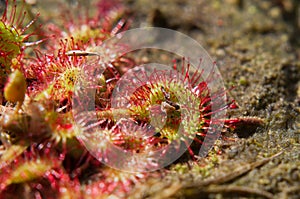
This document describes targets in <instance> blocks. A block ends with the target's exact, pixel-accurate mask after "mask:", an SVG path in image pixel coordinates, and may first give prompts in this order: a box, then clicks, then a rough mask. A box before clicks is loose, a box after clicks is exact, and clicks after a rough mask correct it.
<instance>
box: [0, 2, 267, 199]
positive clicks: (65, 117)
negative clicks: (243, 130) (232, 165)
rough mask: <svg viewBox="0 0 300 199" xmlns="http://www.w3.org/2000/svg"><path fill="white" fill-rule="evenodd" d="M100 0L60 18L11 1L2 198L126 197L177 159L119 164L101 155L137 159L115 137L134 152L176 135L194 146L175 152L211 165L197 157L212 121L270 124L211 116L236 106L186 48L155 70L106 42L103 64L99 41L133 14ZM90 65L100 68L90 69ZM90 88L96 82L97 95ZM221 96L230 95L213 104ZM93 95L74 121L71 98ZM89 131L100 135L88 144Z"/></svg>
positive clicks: (1, 88)
mask: <svg viewBox="0 0 300 199" xmlns="http://www.w3.org/2000/svg"><path fill="white" fill-rule="evenodd" d="M1 2H2V1H1ZM93 3H95V4H93V5H92V6H93V12H91V13H88V12H82V13H85V15H84V14H83V15H80V17H78V16H76V15H75V14H74V13H76V12H77V11H78V12H79V11H80V10H81V11H83V10H84V9H85V8H84V7H79V8H76V9H78V10H72V11H71V12H70V10H68V9H69V8H68V7H67V6H66V5H64V6H65V7H64V6H62V7H61V8H57V9H58V13H59V14H57V16H58V19H57V21H59V22H57V23H56V19H55V18H53V19H51V20H47V18H42V17H39V16H38V15H35V14H33V13H32V12H31V9H30V7H31V5H30V4H29V3H28V2H27V1H21V2H19V1H15V0H6V1H5V4H4V5H5V6H4V7H5V8H4V9H3V12H2V17H1V20H0V66H1V67H0V78H1V79H0V137H1V143H0V168H1V170H0V198H15V197H16V196H18V197H19V198H72V199H75V198H109V197H113V196H114V197H115V198H127V197H129V196H130V194H131V193H132V190H133V189H134V188H135V187H137V186H138V185H140V184H147V183H148V181H150V180H151V179H152V178H163V177H164V176H165V175H167V173H168V172H169V171H170V168H171V167H172V166H176V164H177V163H175V162H174V163H172V164H171V165H168V167H165V168H159V170H156V171H151V172H147V168H154V167H155V166H157V164H158V161H157V160H155V159H151V158H145V159H143V163H144V164H143V165H142V166H144V167H145V170H143V171H136V172H127V171H123V170H118V169H116V168H111V167H109V166H108V165H106V164H104V163H103V161H104V162H108V163H109V162H113V163H114V164H115V165H125V164H126V165H127V166H129V165H131V166H132V167H133V168H134V165H135V163H136V161H135V160H134V159H130V160H129V159H128V160H127V159H119V158H118V157H115V156H112V155H111V154H112V153H113V151H111V148H110V146H114V147H116V148H118V149H119V150H121V151H123V152H124V153H131V154H143V153H147V154H151V153H154V152H155V151H158V150H160V151H161V156H163V157H168V155H169V154H168V152H167V150H164V149H168V146H170V145H171V144H173V145H172V147H173V149H174V150H176V149H179V148H182V147H184V148H186V151H187V152H186V153H183V154H181V157H180V158H179V159H178V160H176V161H179V162H180V163H181V164H187V165H197V167H198V168H200V169H201V168H202V169H204V168H206V167H207V166H211V164H210V163H209V161H206V163H207V164H203V163H201V164H200V162H199V159H200V158H199V157H198V156H197V155H198V151H197V150H199V148H200V147H201V146H203V145H204V144H205V138H209V136H212V135H210V134H208V133H207V132H208V131H213V130H214V129H213V128H211V124H212V123H215V124H216V123H218V122H220V123H222V124H224V126H222V130H221V131H222V132H221V138H224V137H226V136H225V135H224V133H226V132H230V131H231V130H233V129H234V128H235V127H236V126H238V125H239V124H240V123H255V124H263V121H262V120H260V119H258V118H256V119H255V118H252V119H245V118H230V119H228V118H226V117H224V118H220V119H219V120H218V121H216V120H213V119H212V115H213V114H216V113H218V112H222V111H224V110H227V109H232V108H236V107H237V105H236V104H235V102H234V101H233V100H228V99H227V92H228V90H226V89H223V90H220V91H218V92H215V93H214V94H212V93H211V91H210V89H209V86H208V84H209V83H211V82H213V81H214V79H213V77H210V76H209V77H208V78H207V79H204V78H203V77H202V75H203V74H204V72H203V70H201V68H200V69H198V70H191V64H190V62H189V57H183V58H181V61H178V62H176V61H174V62H171V63H170V68H171V69H172V70H169V71H166V70H159V69H154V70H149V71H150V72H149V71H145V68H143V67H138V65H139V64H140V63H139V61H138V60H139V59H135V57H132V56H127V55H122V54H118V53H117V51H114V50H113V48H110V49H105V47H104V49H102V50H103V51H107V52H106V53H107V54H108V56H111V57H116V58H115V59H114V60H113V61H111V62H109V63H106V65H103V62H102V57H101V56H99V52H98V51H97V49H98V47H99V46H101V45H102V44H103V43H104V41H105V40H107V39H110V38H112V37H114V36H116V35H117V34H118V33H120V32H122V31H125V30H127V29H128V28H129V27H130V22H131V20H134V19H132V18H130V17H128V16H126V14H127V13H126V10H125V9H124V8H123V6H122V5H121V3H120V2H118V1H109V0H99V2H93ZM72 9H75V8H72ZM66 10H68V12H66ZM40 15H41V16H42V15H43V13H40ZM75 16H76V17H75ZM43 20H44V21H43ZM126 45H127V46H130V45H131V44H130V43H128V44H126ZM199 59H201V57H199ZM101 63H102V65H101ZM200 64H201V63H200ZM91 67H92V68H98V69H99V70H101V73H96V74H91V71H89V68H91ZM214 67H216V66H214ZM92 72H95V70H92ZM86 74H88V75H90V76H89V77H90V79H92V80H91V81H92V83H93V84H86V85H85V86H86V88H87V89H86V90H84V91H83V93H81V96H83V98H82V97H81V99H76V96H78V95H76V92H79V91H78V90H77V87H76V82H78V81H80V80H82V79H83V78H84V77H86ZM143 78H144V80H143ZM145 78H146V79H145ZM142 80H143V81H144V82H143V81H142ZM136 85H139V86H138V87H137V88H136ZM133 87H134V88H136V89H134V91H132V92H131V93H129V94H128V92H125V91H128V90H130V89H132V88H133ZM89 88H92V90H93V91H95V92H94V93H93V95H92V96H93V97H92V98H91V97H90V96H91V95H89V93H88V91H89ZM116 88H122V91H119V96H121V97H120V98H115V99H113V100H114V101H113V102H114V106H112V98H113V97H114V95H113V93H114V92H115V91H114V90H115V89H116ZM84 92H86V93H84ZM74 98H75V99H74ZM218 98H222V99H225V103H224V104H223V105H222V106H219V108H218V109H216V110H214V109H213V106H214V105H215V104H218V103H219V101H218ZM80 100H83V101H84V102H80ZM72 102H76V103H72ZM89 102H93V104H94V107H92V109H84V108H83V109H82V112H81V113H80V114H77V115H76V117H77V118H75V119H76V121H77V123H76V124H75V121H74V109H75V108H76V110H80V109H79V108H78V107H73V106H74V105H76V106H83V107H84V105H85V104H88V103H89ZM81 103H82V104H81ZM92 110H94V112H92ZM153 115H154V116H155V117H153ZM90 116H94V118H92V119H91V117H90ZM95 127H97V129H100V130H99V131H97V129H96V130H95ZM82 137H84V139H95V141H93V142H92V144H91V145H90V146H86V145H85V144H84V143H83V142H84V140H83V139H82ZM104 140H105V141H104ZM91 151H97V153H96V155H95V153H91ZM218 154H219V151H218V150H212V151H211V152H210V153H209V155H208V157H207V160H211V161H214V162H216V158H217V156H218ZM138 157H140V158H143V157H142V156H138ZM108 158H109V159H108ZM107 159H108V160H107ZM213 159H215V160H213ZM125 161H127V162H125ZM174 161H175V160H174ZM140 166H141V165H140ZM150 170H151V169H150ZM152 170H153V169H152ZM131 171H133V170H132V169H131Z"/></svg>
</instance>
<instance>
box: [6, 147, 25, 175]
mask: <svg viewBox="0 0 300 199" xmlns="http://www.w3.org/2000/svg"><path fill="white" fill-rule="evenodd" d="M27 147H28V146H27V145H11V146H10V147H8V148H7V149H6V150H5V152H4V153H3V155H2V156H1V157H0V169H2V168H3V167H5V166H7V165H8V164H10V163H11V162H12V161H13V160H14V159H15V158H16V157H17V156H19V155H20V154H21V153H23V152H24V151H25V149H26V148H27Z"/></svg>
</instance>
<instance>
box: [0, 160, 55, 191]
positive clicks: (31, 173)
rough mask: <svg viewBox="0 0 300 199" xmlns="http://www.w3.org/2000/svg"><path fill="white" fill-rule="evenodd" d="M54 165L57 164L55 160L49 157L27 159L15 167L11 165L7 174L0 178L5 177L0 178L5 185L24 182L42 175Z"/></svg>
mask: <svg viewBox="0 0 300 199" xmlns="http://www.w3.org/2000/svg"><path fill="white" fill-rule="evenodd" d="M55 166H57V162H54V161H53V160H52V159H50V158H42V159H39V158H38V159H35V160H29V161H27V162H24V163H19V164H18V165H17V166H16V167H15V166H13V168H11V169H9V171H8V172H7V174H6V175H4V176H5V177H4V176H2V177H0V179H1V178H3V177H4V178H6V179H4V180H3V179H2V180H1V181H4V186H5V187H6V186H8V185H10V184H15V183H24V182H28V181H32V180H35V179H37V178H39V177H42V176H43V175H44V174H45V173H46V172H47V171H49V170H51V169H52V168H54V167H55ZM2 186H3V184H2Z"/></svg>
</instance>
